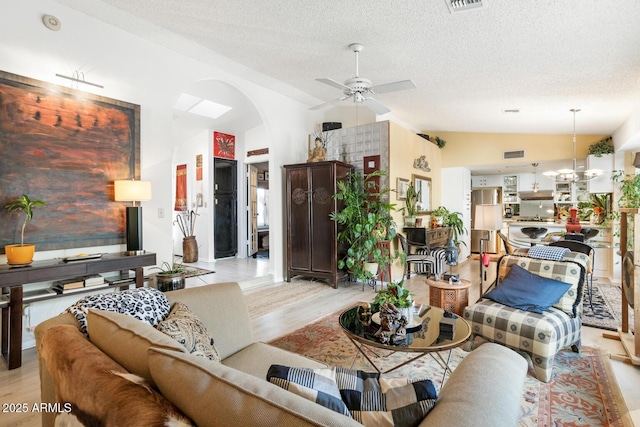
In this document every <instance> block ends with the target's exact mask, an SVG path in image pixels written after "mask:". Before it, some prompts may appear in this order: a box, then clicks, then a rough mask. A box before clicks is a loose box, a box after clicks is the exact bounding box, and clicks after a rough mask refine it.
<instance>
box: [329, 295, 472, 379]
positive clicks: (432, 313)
mask: <svg viewBox="0 0 640 427" xmlns="http://www.w3.org/2000/svg"><path fill="white" fill-rule="evenodd" d="M360 307H361V306H359V305H358V306H355V307H351V308H349V309H348V310H346V311H344V312H343V313H342V314H340V318H339V322H340V326H341V327H342V330H343V332H344V333H345V334H346V336H347V338H349V339H350V340H351V342H352V343H353V345H354V346H355V347H356V348H357V349H358V353H357V354H356V358H357V357H358V354H362V355H363V356H364V357H365V359H367V361H368V362H369V364H370V365H371V366H372V367H373V368H375V370H376V371H378V373H383V374H385V373H387V372H391V371H393V370H395V369H398V368H400V367H402V366H404V365H406V364H408V363H411V362H413V361H415V360H417V359H419V358H421V357H423V356H424V355H426V354H429V355H430V356H431V357H432V358H433V359H434V360H435V361H436V362H438V364H439V365H440V366H441V367H442V368H443V369H444V374H443V376H442V381H443V382H444V379H445V376H446V374H447V371H448V372H451V369H450V368H449V360H450V358H451V350H452V349H453V348H455V347H459V346H460V345H462V344H463V343H464V342H465V341H466V340H467V339H469V337H470V336H471V326H470V325H469V323H468V322H467V321H466V320H464V319H463V318H462V317H460V316H458V315H456V314H455V313H451V312H448V311H445V310H443V309H441V308H439V307H434V306H428V305H424V306H423V307H422V309H421V311H420V313H419V315H414V321H413V322H412V326H413V327H411V328H410V327H407V334H406V337H405V338H404V339H403V340H402V341H400V342H398V343H397V344H383V343H382V342H380V339H379V338H378V337H377V336H376V335H375V334H376V332H377V331H378V329H380V326H379V325H378V324H376V322H375V320H376V318H377V316H376V314H374V315H373V317H369V318H368V319H367V318H366V317H365V316H361V315H360V314H361V313H360V310H361V308H360ZM363 317H364V319H363ZM378 318H379V317H378ZM363 346H367V347H374V348H380V349H384V350H387V351H391V352H392V354H393V353H395V352H406V353H416V355H415V357H412V358H410V359H409V360H407V361H405V362H403V363H400V364H398V365H396V366H393V367H392V368H390V369H387V370H385V371H381V370H380V369H379V368H378V366H376V364H375V363H374V362H373V360H371V358H370V357H369V356H368V355H367V354H366V353H365V352H364V351H363ZM445 351H448V354H446V358H445V357H443V356H442V354H441V353H440V352H445ZM372 352H373V353H374V354H376V353H375V351H372ZM376 356H378V355H377V354H376ZM354 362H355V358H354ZM352 366H353V365H352Z"/></svg>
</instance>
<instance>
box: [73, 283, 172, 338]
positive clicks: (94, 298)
mask: <svg viewBox="0 0 640 427" xmlns="http://www.w3.org/2000/svg"><path fill="white" fill-rule="evenodd" d="M90 308H95V309H98V310H106V311H114V312H116V313H122V314H128V315H130V316H133V317H135V318H136V319H139V320H141V321H143V322H145V323H147V324H149V325H151V326H154V327H155V326H156V325H157V324H158V323H159V322H160V321H161V320H163V319H164V318H165V317H167V315H168V314H169V310H170V308H171V306H170V305H169V301H168V300H167V297H166V296H165V295H164V293H163V292H161V291H159V290H157V289H154V288H135V289H129V290H126V291H122V292H117V293H113V294H98V295H88V296H86V297H83V298H82V299H80V300H78V301H77V302H76V303H75V304H73V305H72V306H71V307H69V308H67V309H66V311H67V312H69V313H71V314H73V315H74V316H75V317H76V320H77V321H78V323H79V324H80V330H81V331H82V333H84V334H85V335H87V336H89V334H88V332H87V311H88V310H89V309H90Z"/></svg>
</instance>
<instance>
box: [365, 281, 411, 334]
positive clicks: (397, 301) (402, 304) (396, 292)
mask: <svg viewBox="0 0 640 427" xmlns="http://www.w3.org/2000/svg"><path fill="white" fill-rule="evenodd" d="M385 303H390V304H393V305H395V306H396V308H398V309H400V311H401V312H402V314H403V315H404V316H405V317H406V318H407V320H408V321H409V324H411V320H412V319H413V295H412V294H411V292H409V290H408V289H407V288H405V287H404V280H400V281H397V282H391V283H389V284H388V285H387V288H386V289H383V290H381V291H380V292H378V293H377V294H376V297H375V298H374V300H373V302H372V303H371V311H373V312H376V311H380V307H381V306H382V305H383V304H385Z"/></svg>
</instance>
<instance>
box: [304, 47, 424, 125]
mask: <svg viewBox="0 0 640 427" xmlns="http://www.w3.org/2000/svg"><path fill="white" fill-rule="evenodd" d="M349 48H351V50H352V51H353V52H354V53H355V54H356V75H355V77H352V78H350V79H348V80H346V81H345V82H344V83H339V82H337V81H335V80H332V79H316V80H317V81H319V82H320V83H324V84H327V85H329V86H333V87H335V88H338V89H340V90H342V93H344V94H345V96H343V97H341V98H337V99H334V100H333V101H329V102H325V103H323V104H320V105H316V106H315V107H311V108H310V110H318V109H320V108H324V107H326V106H329V105H332V104H335V103H337V102H340V101H345V100H347V99H349V98H353V102H356V103H359V104H364V106H365V107H367V108H369V109H370V110H371V111H373V112H374V113H376V114H386V113H388V112H389V111H391V110H389V109H388V108H387V107H385V106H384V105H382V104H381V103H379V102H378V101H376V100H375V99H373V98H372V97H370V96H369V95H375V94H379V93H385V92H395V91H398V90H406V89H413V88H415V87H416V85H415V83H413V82H412V81H411V80H401V81H397V82H393V83H386V84H383V85H377V86H372V85H371V80H369V79H365V78H364V77H360V76H359V75H358V74H359V70H358V54H359V53H360V52H362V49H363V46H362V45H361V44H360V43H352V44H350V45H349Z"/></svg>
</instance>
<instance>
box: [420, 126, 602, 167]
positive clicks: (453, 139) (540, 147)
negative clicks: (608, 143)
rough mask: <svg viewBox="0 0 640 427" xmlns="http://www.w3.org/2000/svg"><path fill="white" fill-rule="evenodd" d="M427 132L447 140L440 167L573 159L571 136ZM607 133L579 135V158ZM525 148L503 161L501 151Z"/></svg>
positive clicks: (584, 155)
mask: <svg viewBox="0 0 640 427" xmlns="http://www.w3.org/2000/svg"><path fill="white" fill-rule="evenodd" d="M424 133H426V134H428V135H431V136H432V137H434V136H439V137H440V138H442V139H444V140H445V141H447V145H446V146H445V147H444V149H442V164H441V167H455V166H467V167H469V166H477V165H499V164H519V163H530V162H534V161H545V160H561V159H572V158H573V143H572V139H573V136H572V135H538V134H530V135H529V134H508V133H474V132H439V131H438V132H434V131H425V132H424ZM607 136H608V135H577V136H576V158H578V159H584V158H585V157H586V156H587V153H588V151H589V146H590V145H591V144H593V143H595V142H598V141H600V140H601V139H603V138H606V137H607ZM508 150H525V157H524V158H522V159H512V160H502V152H503V151H508Z"/></svg>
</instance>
